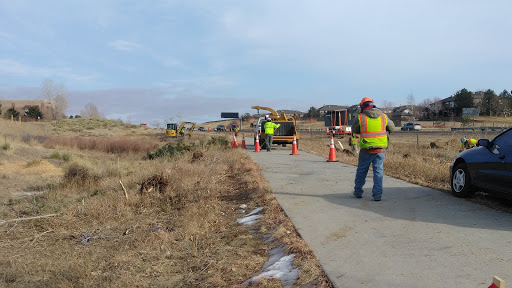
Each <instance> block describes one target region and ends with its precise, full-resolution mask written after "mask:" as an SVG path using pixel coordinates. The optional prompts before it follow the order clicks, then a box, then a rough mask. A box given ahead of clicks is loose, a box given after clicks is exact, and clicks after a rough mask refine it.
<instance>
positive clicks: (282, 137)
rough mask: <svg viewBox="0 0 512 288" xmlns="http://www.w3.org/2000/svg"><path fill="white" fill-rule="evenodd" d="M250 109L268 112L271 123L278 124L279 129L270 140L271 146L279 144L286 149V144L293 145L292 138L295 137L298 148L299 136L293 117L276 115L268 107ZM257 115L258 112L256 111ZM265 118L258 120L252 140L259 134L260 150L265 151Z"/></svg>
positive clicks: (282, 113) (282, 114)
mask: <svg viewBox="0 0 512 288" xmlns="http://www.w3.org/2000/svg"><path fill="white" fill-rule="evenodd" d="M251 108H252V109H257V110H266V111H270V113H271V114H270V115H268V117H269V118H270V119H272V122H274V123H276V124H279V125H280V126H279V128H277V129H276V130H275V131H274V138H273V139H272V144H281V145H283V147H286V144H293V136H294V135H295V137H296V144H297V148H298V147H299V139H300V134H299V133H298V132H297V121H296V119H295V117H290V116H286V115H285V114H284V112H281V114H278V113H277V112H276V111H275V110H274V109H272V108H269V107H262V106H252V107H251ZM258 113H259V111H258ZM266 122H267V121H266V119H265V117H261V118H260V119H259V120H258V124H257V125H256V127H255V132H254V133H255V137H254V140H255V141H256V139H257V133H258V132H259V133H260V137H259V141H260V147H261V149H266V148H267V147H266V145H265V128H264V126H265V123H266Z"/></svg>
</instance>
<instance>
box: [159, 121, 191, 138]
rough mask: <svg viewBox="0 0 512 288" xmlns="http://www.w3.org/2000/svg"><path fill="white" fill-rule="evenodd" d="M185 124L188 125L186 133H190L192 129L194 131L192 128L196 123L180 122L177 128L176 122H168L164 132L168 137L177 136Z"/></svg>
mask: <svg viewBox="0 0 512 288" xmlns="http://www.w3.org/2000/svg"><path fill="white" fill-rule="evenodd" d="M188 125H190V126H188ZM185 126H188V128H187V131H188V135H190V134H192V131H194V128H195V127H196V123H193V122H182V123H181V125H180V127H179V128H178V124H177V123H168V124H167V129H166V130H165V133H166V134H167V136H169V137H178V135H180V131H181V129H184V128H185Z"/></svg>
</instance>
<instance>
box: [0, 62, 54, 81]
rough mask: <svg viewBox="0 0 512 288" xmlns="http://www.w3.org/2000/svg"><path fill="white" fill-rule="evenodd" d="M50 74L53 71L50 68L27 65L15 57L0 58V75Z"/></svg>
mask: <svg viewBox="0 0 512 288" xmlns="http://www.w3.org/2000/svg"><path fill="white" fill-rule="evenodd" d="M50 74H52V71H51V69H49V68H45V67H37V66H32V65H26V64H23V63H20V62H18V61H16V60H13V59H0V75H8V76H13V75H14V76H27V75H31V76H34V75H37V76H39V77H41V76H43V77H44V76H48V75H50Z"/></svg>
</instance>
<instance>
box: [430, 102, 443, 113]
mask: <svg viewBox="0 0 512 288" xmlns="http://www.w3.org/2000/svg"><path fill="white" fill-rule="evenodd" d="M432 101H433V102H432V104H430V109H431V110H432V112H433V113H434V115H435V116H436V117H439V112H440V111H441V110H442V109H443V102H441V98H439V97H434V99H433V100H432Z"/></svg>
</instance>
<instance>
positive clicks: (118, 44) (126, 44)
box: [108, 40, 141, 52]
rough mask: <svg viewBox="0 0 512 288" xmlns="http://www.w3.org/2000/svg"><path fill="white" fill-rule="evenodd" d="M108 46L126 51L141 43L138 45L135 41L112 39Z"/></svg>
mask: <svg viewBox="0 0 512 288" xmlns="http://www.w3.org/2000/svg"><path fill="white" fill-rule="evenodd" d="M108 46H110V47H112V48H114V49H116V50H120V51H127V52H130V51H133V50H135V49H138V48H140V47H141V45H139V44H137V43H135V42H131V41H126V40H116V41H112V42H110V43H108Z"/></svg>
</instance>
